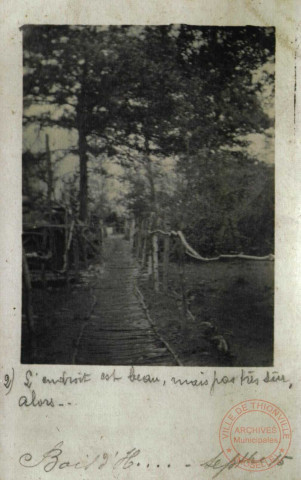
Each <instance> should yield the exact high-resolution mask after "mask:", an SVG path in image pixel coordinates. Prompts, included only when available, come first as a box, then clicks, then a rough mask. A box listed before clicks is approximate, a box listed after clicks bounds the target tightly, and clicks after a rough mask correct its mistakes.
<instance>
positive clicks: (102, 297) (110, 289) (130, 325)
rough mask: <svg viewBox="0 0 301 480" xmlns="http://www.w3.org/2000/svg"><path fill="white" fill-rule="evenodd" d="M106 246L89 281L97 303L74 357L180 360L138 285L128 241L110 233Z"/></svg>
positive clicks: (98, 361)
mask: <svg viewBox="0 0 301 480" xmlns="http://www.w3.org/2000/svg"><path fill="white" fill-rule="evenodd" d="M103 248H104V265H103V267H102V268H101V269H99V270H98V272H97V276H96V281H95V284H94V285H92V286H91V287H92V293H93V299H94V300H93V307H92V311H91V313H90V315H89V318H87V319H86V321H85V322H84V323H83V325H82V328H81V330H80V333H79V335H78V338H77V340H76V344H75V351H74V353H73V359H72V361H73V363H75V364H94V365H104V364H110V365H177V364H180V361H179V360H178V358H177V355H176V354H175V353H174V352H173V350H172V348H171V347H170V346H169V345H168V344H167V343H166V342H165V341H164V339H163V338H162V337H161V336H160V335H159V333H158V332H157V331H156V328H155V326H154V325H153V324H152V321H151V319H150V317H149V316H148V313H147V309H146V307H145V304H144V302H143V298H142V297H141V295H140V292H139V290H138V288H137V285H136V278H137V274H138V264H137V261H136V260H135V259H134V257H133V255H132V253H131V249H130V245H129V242H127V241H126V240H124V238H123V237H122V236H120V235H119V236H118V235H115V236H110V237H109V238H108V239H106V241H105V242H104V246H103ZM96 271H97V267H96Z"/></svg>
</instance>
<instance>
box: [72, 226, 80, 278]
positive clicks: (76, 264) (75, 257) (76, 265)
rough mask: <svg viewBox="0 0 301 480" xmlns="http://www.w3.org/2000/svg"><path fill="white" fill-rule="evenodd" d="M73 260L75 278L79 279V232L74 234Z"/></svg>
mask: <svg viewBox="0 0 301 480" xmlns="http://www.w3.org/2000/svg"><path fill="white" fill-rule="evenodd" d="M72 246H73V261H74V270H75V278H76V280H78V277H79V249H78V233H77V232H76V234H75V235H74V236H73V243H72Z"/></svg>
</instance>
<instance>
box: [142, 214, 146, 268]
mask: <svg viewBox="0 0 301 480" xmlns="http://www.w3.org/2000/svg"><path fill="white" fill-rule="evenodd" d="M147 230H148V222H147V220H144V222H143V229H142V252H141V264H142V268H143V267H144V266H145V263H146V249H147V237H148V233H147Z"/></svg>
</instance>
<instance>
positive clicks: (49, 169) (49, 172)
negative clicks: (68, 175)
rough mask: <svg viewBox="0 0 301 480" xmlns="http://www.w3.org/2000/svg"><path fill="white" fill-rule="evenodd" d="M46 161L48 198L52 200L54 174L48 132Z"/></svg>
mask: <svg viewBox="0 0 301 480" xmlns="http://www.w3.org/2000/svg"><path fill="white" fill-rule="evenodd" d="M45 140H46V162H47V200H48V202H50V201H51V200H52V192H53V174H52V165H51V153H50V148H49V135H48V134H46V137H45Z"/></svg>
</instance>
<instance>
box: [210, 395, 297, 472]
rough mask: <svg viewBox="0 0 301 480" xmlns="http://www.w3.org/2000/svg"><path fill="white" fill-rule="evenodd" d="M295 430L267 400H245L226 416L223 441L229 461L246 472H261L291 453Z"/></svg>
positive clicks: (224, 451)
mask: <svg viewBox="0 0 301 480" xmlns="http://www.w3.org/2000/svg"><path fill="white" fill-rule="evenodd" d="M291 438H292V430H291V426H290V423H289V421H288V418H287V417H286V415H285V413H284V412H283V411H282V410H281V409H280V408H278V407H277V406H276V405H274V404H273V403H271V402H267V401H266V400H258V399H255V400H245V401H244V402H240V403H238V404H237V405H235V406H234V407H232V408H231V409H230V410H229V411H228V412H227V413H226V415H225V416H224V418H223V420H222V423H221V426H220V430H219V440H220V444H221V447H222V451H223V453H224V455H225V457H226V458H227V460H228V461H229V463H233V465H236V466H237V467H239V468H242V469H243V470H248V471H251V472H261V471H263V470H268V469H269V468H272V467H274V466H275V465H277V464H278V463H279V462H281V460H282V459H283V458H284V457H285V455H286V454H287V452H288V450H289V447H290V444H291Z"/></svg>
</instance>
